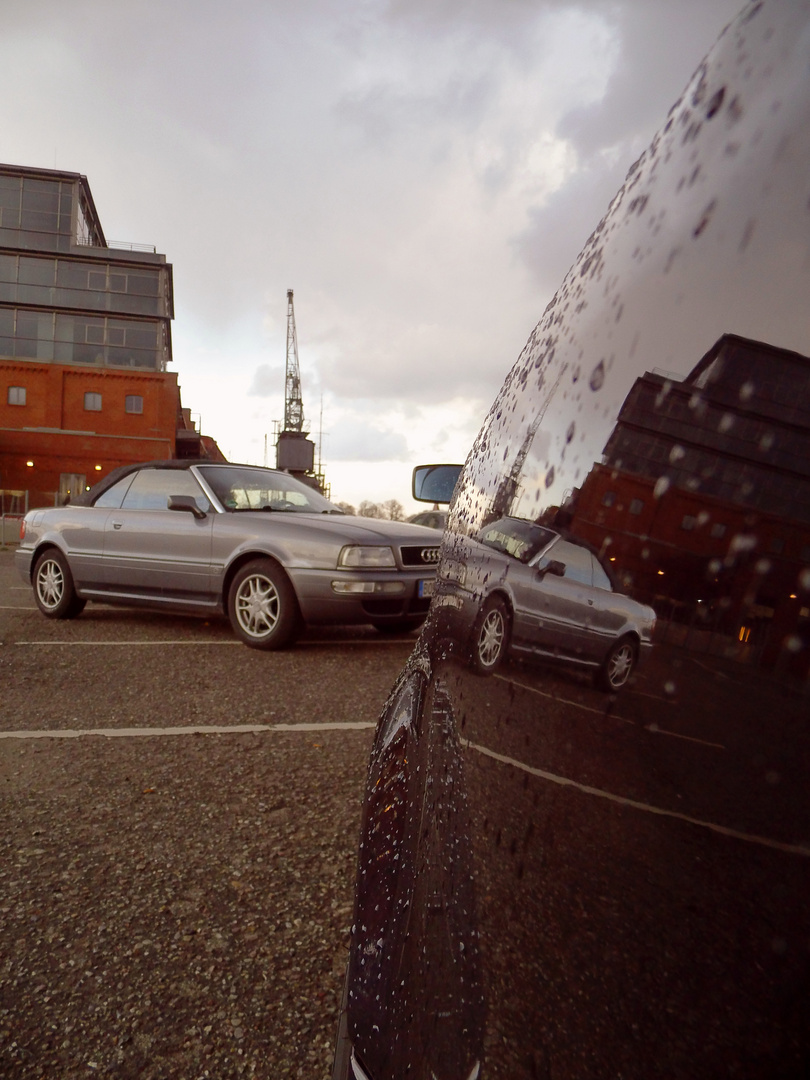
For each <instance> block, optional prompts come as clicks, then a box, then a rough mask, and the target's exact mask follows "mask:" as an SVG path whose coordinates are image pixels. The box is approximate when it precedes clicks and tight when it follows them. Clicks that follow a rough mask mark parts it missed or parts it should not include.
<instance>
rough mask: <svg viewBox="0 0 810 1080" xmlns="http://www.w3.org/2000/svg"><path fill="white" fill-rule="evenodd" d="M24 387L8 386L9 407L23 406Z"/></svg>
mask: <svg viewBox="0 0 810 1080" xmlns="http://www.w3.org/2000/svg"><path fill="white" fill-rule="evenodd" d="M25 396H26V395H25V387H24V386H10V387H9V388H8V403H9V405H25Z"/></svg>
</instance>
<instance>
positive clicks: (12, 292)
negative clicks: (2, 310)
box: [0, 255, 166, 316]
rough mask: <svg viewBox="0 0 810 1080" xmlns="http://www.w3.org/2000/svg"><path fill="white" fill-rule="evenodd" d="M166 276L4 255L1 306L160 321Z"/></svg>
mask: <svg viewBox="0 0 810 1080" xmlns="http://www.w3.org/2000/svg"><path fill="white" fill-rule="evenodd" d="M162 273H164V271H162V270H161V269H160V268H158V267H154V268H151V267H132V268H130V267H123V268H122V267H116V266H114V265H113V264H111V263H96V262H93V263H90V262H85V261H77V260H74V259H63V258H59V259H55V258H47V257H42V256H39V257H37V256H33V255H20V256H17V255H0V302H6V303H10V304H42V305H48V306H52V307H57V308H81V309H82V310H87V309H88V308H91V309H96V310H99V311H106V312H120V313H122V314H131V315H148V316H161V315H164V314H165V313H166V311H165V308H166V303H165V300H164V297H163V295H162V292H163V290H162V288H161V275H162Z"/></svg>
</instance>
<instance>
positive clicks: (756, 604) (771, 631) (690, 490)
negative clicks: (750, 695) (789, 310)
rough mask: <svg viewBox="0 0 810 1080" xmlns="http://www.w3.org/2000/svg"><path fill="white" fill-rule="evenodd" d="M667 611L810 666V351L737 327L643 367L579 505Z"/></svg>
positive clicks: (761, 656) (767, 657)
mask: <svg viewBox="0 0 810 1080" xmlns="http://www.w3.org/2000/svg"><path fill="white" fill-rule="evenodd" d="M569 510H570V520H571V528H572V529H573V531H575V532H576V533H577V534H579V535H581V536H582V537H584V538H585V539H587V540H589V541H590V542H591V543H592V544H594V545H595V546H597V547H598V548H601V550H602V551H603V553H604V555H605V557H606V558H607V559H609V560H610V562H611V563H612V565H613V566H614V568H615V569H616V570H617V572H618V574H619V576H620V577H623V578H624V579H625V580H626V581H627V582H628V583H629V584H630V586H631V588H632V591H633V592H634V594H635V595H637V596H639V598H641V599H645V600H647V601H648V602H650V603H653V604H654V605H655V607H656V609H657V610H658V613H659V616H662V617H668V618H674V619H676V620H680V621H682V622H688V623H690V624H692V625H697V626H700V627H704V628H707V629H711V630H713V631H716V632H718V633H721V634H724V635H726V636H728V637H729V638H731V639H733V640H736V641H738V642H739V643H740V644H742V645H745V646H747V647H748V649H749V651H750V652H751V653H752V654H753V655H754V656H755V657H756V659H758V660H759V661H760V662H761V663H762V664H764V665H766V666H773V665H776V664H781V665H783V666H785V667H786V668H788V669H789V670H791V671H792V672H794V673H795V674H797V675H798V676H800V677H806V676H807V673H808V670H810V359H808V358H807V357H805V356H801V355H799V354H798V353H794V352H789V351H788V350H785V349H777V348H774V347H773V346H770V345H766V344H762V343H760V342H754V341H749V340H747V339H745V338H741V337H737V336H735V335H732V334H726V335H724V336H723V337H722V338H720V340H719V341H718V342H716V343H715V345H714V346H713V347H712V348H711V349H710V350H709V352H708V353H707V354H706V355H705V356H704V357H703V359H702V360H701V361H700V363H698V364H697V366H696V367H695V368H694V369H693V371H692V372H691V373H690V374H689V375H688V376H687V377H686V379H684V380H683V381H676V380H673V379H672V378H667V377H666V376H664V375H659V374H655V373H651V372H647V373H646V374H644V375H642V376H641V378H639V379H637V380H636V382H635V384H634V385H633V387H632V389H631V391H630V393H629V394H628V396H627V398H626V399H625V402H624V404H623V406H622V408H621V411H620V413H619V417H618V420H617V423H616V426H615V427H614V429H613V431H612V433H611V435H610V438H609V440H608V442H607V444H606V446H605V450H604V456H603V459H602V462H601V463H599V464H596V465H594V467H593V469H592V470H591V472H590V473H589V475H588V476H587V478H586V479H585V481H584V483H583V484H582V487H581V489H579V490H578V491H577V492H576V493H575V495H574V498H573V499H572V502H571V504H570V507H569Z"/></svg>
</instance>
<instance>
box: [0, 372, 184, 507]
mask: <svg viewBox="0 0 810 1080" xmlns="http://www.w3.org/2000/svg"><path fill="white" fill-rule="evenodd" d="M10 386H24V387H25V390H26V404H25V405H9V404H8V388H9V387H10ZM88 391H90V392H94V393H98V394H101V398H102V408H101V411H100V412H92V411H87V410H85V408H84V395H85V393H86V392H88ZM128 394H139V395H140V396H141V397H142V398H143V413H141V414H129V413H127V412H126V411H125V398H126V396H127V395H128ZM179 395H180V392H179V388H178V386H177V375H176V374H175V373H174V372H145V371H110V370H109V369H96V368H82V367H72V366H65V365H60V364H37V363H27V362H26V363H21V362H19V361H7V360H6V361H4V360H0V488H5V489H28V490H35V491H40V492H51V491H56V490H58V488H59V477H60V474H61V473H84V474H85V475H86V476H87V482H88V483H89V484H92V483H93V482H94V481H95V480H98V479H100V478H101V477H102V476H104V475H106V473H108V472H109V471H110V470H111V469H113V468H115V467H116V466H118V465H123V464H126V463H129V462H133V461H154V460H158V459H161V458H171V457H173V456H174V447H175V431H176V427H177V417H178V412H179V408H180V397H179ZM37 428H39V429H42V428H46V429H52V430H46V431H43V430H39V431H37V430H35V429H37ZM26 429H27V430H26ZM32 429H34V430H32ZM27 461H33V462H34V465H33V467H30V466H27V465H26V462H27ZM96 465H101V469H100V470H97V469H96Z"/></svg>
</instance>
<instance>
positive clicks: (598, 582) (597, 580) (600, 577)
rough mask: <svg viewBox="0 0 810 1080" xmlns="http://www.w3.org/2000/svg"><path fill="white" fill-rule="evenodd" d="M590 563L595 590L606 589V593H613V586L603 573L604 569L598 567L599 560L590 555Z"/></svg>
mask: <svg viewBox="0 0 810 1080" xmlns="http://www.w3.org/2000/svg"><path fill="white" fill-rule="evenodd" d="M591 561H592V563H593V583H594V585H595V586H596V588H597V589H606V590H607V591H608V592H613V586H612V585H611V584H610V578H609V577H608V576H607V574H606V573H605V571H604V568H603V567H601V566H600V565H599V560H598V559H597V558H596V557H595V556H594V555H591Z"/></svg>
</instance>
